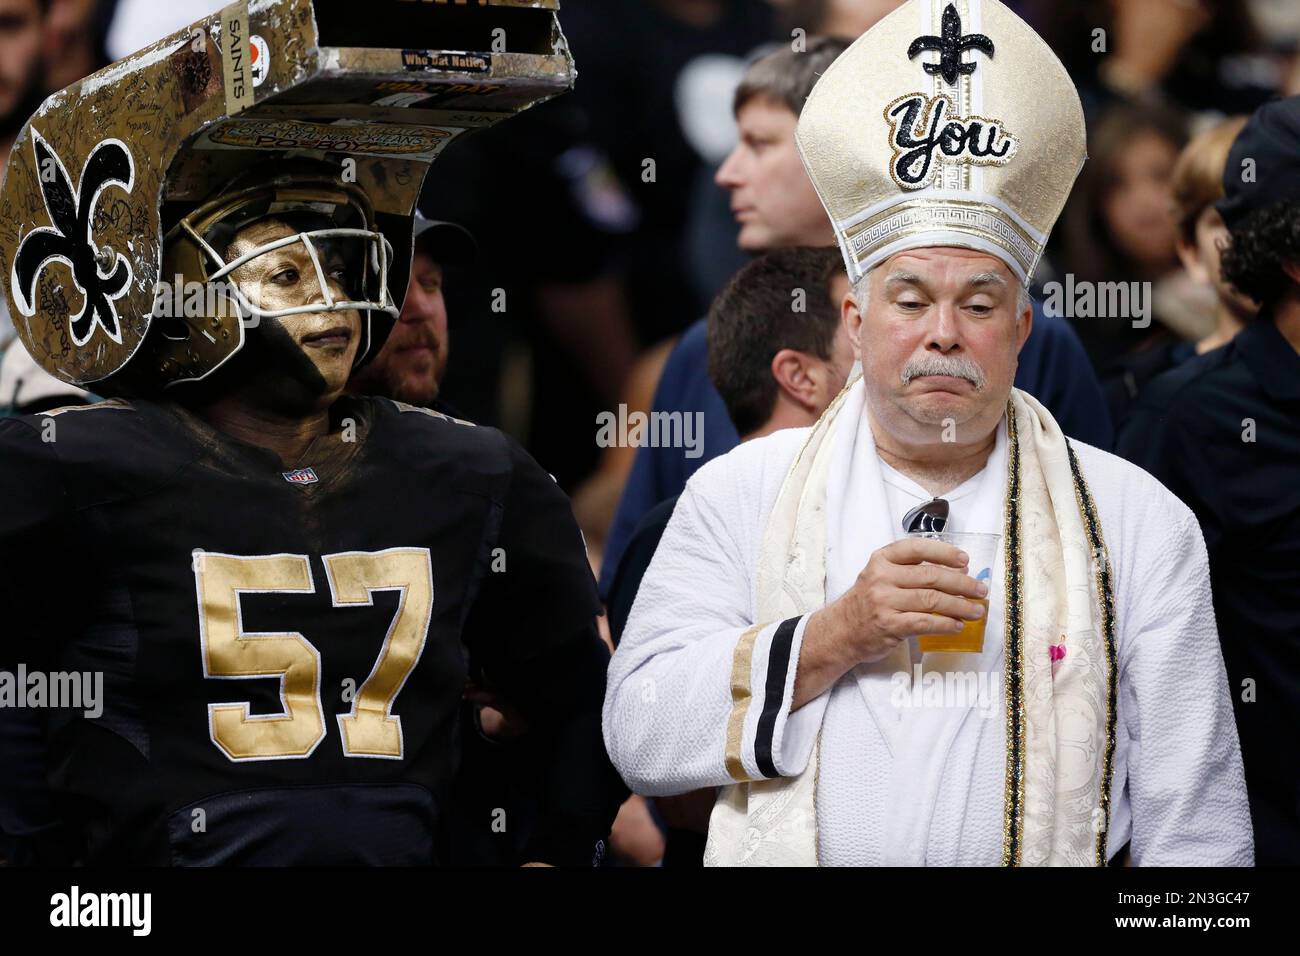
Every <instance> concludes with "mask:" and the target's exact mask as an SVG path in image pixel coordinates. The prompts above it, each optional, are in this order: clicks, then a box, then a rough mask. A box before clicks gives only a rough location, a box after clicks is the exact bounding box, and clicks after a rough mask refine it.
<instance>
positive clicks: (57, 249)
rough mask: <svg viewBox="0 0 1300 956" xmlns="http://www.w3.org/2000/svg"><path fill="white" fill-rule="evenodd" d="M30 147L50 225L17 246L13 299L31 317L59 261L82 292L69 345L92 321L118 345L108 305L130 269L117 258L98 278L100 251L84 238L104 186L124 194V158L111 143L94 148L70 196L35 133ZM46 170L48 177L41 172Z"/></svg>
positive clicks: (127, 168) (127, 174) (127, 181)
mask: <svg viewBox="0 0 1300 956" xmlns="http://www.w3.org/2000/svg"><path fill="white" fill-rule="evenodd" d="M32 145H33V149H34V150H35V153H36V178H37V180H38V181H39V182H40V184H41V195H42V196H43V197H44V199H45V211H46V212H47V213H48V214H49V217H50V222H51V223H52V224H53V225H51V226H46V227H43V228H40V229H34V230H32V231H31V232H29V233H28V234H27V236H26V237H25V238H24V239H23V241H22V242H21V243H19V245H18V253H17V255H16V256H15V257H14V271H13V275H14V298H15V299H17V300H18V303H19V305H20V306H22V307H24V308H23V310H24V312H26V313H27V314H31V313H32V312H34V311H35V308H36V280H37V279H38V278H39V277H40V274H41V271H42V270H43V269H44V268H45V266H46V264H47V263H49V262H50V260H52V259H61V260H63V261H65V262H67V263H68V265H69V266H71V268H72V278H73V280H74V281H75V282H76V283H77V287H78V288H80V289H83V290H85V302H84V303H83V304H82V307H81V311H80V312H78V313H77V314H76V315H74V316H72V317H71V318H72V325H71V331H72V339H73V341H74V342H76V343H77V344H78V345H84V344H85V343H86V342H88V341H90V335H91V333H92V332H93V331H94V328H95V324H96V323H97V322H98V323H99V324H100V325H101V326H103V328H104V331H106V332H107V333H108V334H109V336H111V337H112V338H113V339H115V340H119V339H120V338H121V332H120V330H119V326H118V319H117V309H116V308H115V307H114V306H113V300H114V299H116V298H118V297H119V296H121V294H122V291H123V290H124V289H125V288H126V285H127V283H128V282H130V281H131V267H130V264H129V263H128V262H127V261H126V257H125V256H123V255H121V254H120V253H119V254H117V255H116V256H115V257H114V261H113V263H112V266H113V270H112V271H111V272H110V273H108V275H100V271H99V269H100V251H99V249H97V248H96V247H95V243H94V240H93V239H92V238H91V235H90V226H91V222H90V220H91V216H92V215H93V213H94V207H95V203H96V200H97V199H98V196H99V193H100V191H101V190H102V189H103V188H104V187H105V186H107V185H109V184H111V183H117V184H119V185H121V186H122V187H123V188H124V189H126V190H127V192H130V190H131V180H132V178H133V176H132V172H133V170H132V164H131V157H130V154H129V153H127V151H126V148H125V147H124V146H123V145H122V144H121V143H120V142H118V141H117V140H105V141H103V142H102V143H100V144H99V145H98V146H96V147H95V148H94V150H93V151H92V152H91V154H90V158H89V159H87V160H86V165H85V168H84V169H83V170H82V173H81V183H80V184H79V186H78V189H77V192H76V195H75V196H74V194H73V188H72V183H71V181H70V180H69V179H68V173H67V170H65V169H64V168H63V163H62V162H61V161H59V160H58V158H57V157H56V156H55V154H54V151H53V150H52V149H50V147H49V145H48V144H47V143H46V142H45V140H44V139H42V138H41V136H40V135H39V134H38V133H37V132H36V130H35V129H33V130H32ZM51 170H52V171H53V174H52V175H50V174H49V173H48V172H47V171H51Z"/></svg>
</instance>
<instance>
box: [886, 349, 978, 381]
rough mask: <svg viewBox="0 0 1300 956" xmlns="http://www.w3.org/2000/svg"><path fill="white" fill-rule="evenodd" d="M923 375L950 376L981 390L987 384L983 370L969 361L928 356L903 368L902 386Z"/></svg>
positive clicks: (915, 360) (959, 358) (957, 357)
mask: <svg viewBox="0 0 1300 956" xmlns="http://www.w3.org/2000/svg"><path fill="white" fill-rule="evenodd" d="M925 375H951V376H953V377H954V378H964V379H965V380H966V381H968V382H970V383H971V384H972V385H973V386H975V388H976V389H982V388H984V386H985V384H987V379H986V378H985V377H984V369H982V368H980V367H979V366H978V365H976V364H975V363H974V362H972V361H971V360H970V359H967V358H961V357H959V356H956V355H935V354H930V355H926V356H924V357H923V358H916V359H912V360H911V361H910V362H908V363H907V364H906V365H905V366H903V375H902V379H903V384H904V385H907V384H909V383H910V382H911V381H912V380H913V379H915V378H921V377H922V376H925Z"/></svg>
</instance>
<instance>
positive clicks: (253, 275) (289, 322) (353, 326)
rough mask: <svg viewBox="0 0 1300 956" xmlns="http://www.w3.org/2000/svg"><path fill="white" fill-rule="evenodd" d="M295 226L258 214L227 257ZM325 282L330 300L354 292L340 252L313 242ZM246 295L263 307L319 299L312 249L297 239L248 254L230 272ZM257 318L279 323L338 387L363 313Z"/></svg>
mask: <svg viewBox="0 0 1300 956" xmlns="http://www.w3.org/2000/svg"><path fill="white" fill-rule="evenodd" d="M296 232H297V230H295V229H294V228H292V227H291V226H290V225H289V224H288V223H286V222H284V221H283V220H280V219H274V218H272V219H262V220H259V221H258V222H255V223H253V224H252V225H251V226H247V227H245V228H244V229H241V230H240V231H239V232H238V233H237V234H236V235H235V240H234V242H233V243H232V244H231V248H230V249H229V250H228V251H227V254H226V259H227V261H233V260H234V259H235V258H237V257H239V256H241V255H244V254H246V253H247V252H249V251H251V250H253V249H256V248H257V247H258V246H262V245H265V244H267V243H270V242H274V241H275V240H277V239H283V238H285V237H287V236H292V235H294V234H295V233H296ZM317 255H318V256H319V257H320V265H321V270H322V272H324V274H325V284H326V287H327V288H328V290H329V295H330V297H331V298H332V299H334V300H348V299H353V298H355V296H354V295H352V294H350V292H349V291H348V288H347V280H348V276H347V274H346V267H345V264H344V262H343V260H342V258H341V257H339V256H337V255H331V253H330V245H329V244H325V243H318V244H317ZM230 277H231V279H232V280H233V281H234V282H235V283H236V284H237V285H238V287H239V289H240V291H241V292H242V293H243V294H244V296H245V297H246V298H247V299H248V300H249V301H250V302H252V303H253V304H254V305H256V306H257V307H258V308H261V309H264V310H266V311H267V312H276V311H279V310H281V309H293V308H300V307H302V306H308V305H323V304H324V303H325V302H326V296H325V292H324V290H322V289H321V285H320V279H319V277H318V275H317V272H316V266H315V264H314V263H313V261H312V257H311V254H310V253H309V252H308V250H307V247H306V246H305V245H304V244H303V242H302V241H301V240H299V241H298V242H292V243H289V244H288V245H284V246H281V247H279V248H278V249H272V250H270V251H268V252H264V253H262V254H261V255H258V256H255V257H254V258H252V259H249V260H248V261H247V262H245V263H244V264H243V265H241V266H239V268H237V269H235V270H234V271H233V272H231V274H230ZM260 321H261V322H274V323H276V324H278V325H279V326H280V327H281V328H282V329H284V331H285V332H286V333H287V334H288V336H289V337H290V338H291V339H292V340H293V342H294V343H295V344H296V345H297V346H298V347H299V348H300V349H302V351H303V354H304V355H306V357H307V358H308V360H309V361H310V362H311V363H312V364H313V365H314V366H315V367H316V370H317V371H318V372H319V373H320V375H321V378H322V379H324V381H325V384H326V385H327V386H328V390H329V391H331V392H333V391H337V390H339V389H342V388H343V386H344V385H345V384H346V383H347V380H348V376H349V375H350V374H351V372H352V365H353V361H354V360H355V358H356V355H357V349H358V348H359V347H360V341H361V314H360V313H359V312H358V311H357V310H356V309H348V310H346V311H338V312H299V313H295V314H292V315H283V316H279V317H274V318H268V317H262V318H261V319H260Z"/></svg>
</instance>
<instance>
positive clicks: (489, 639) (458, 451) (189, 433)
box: [0, 398, 622, 865]
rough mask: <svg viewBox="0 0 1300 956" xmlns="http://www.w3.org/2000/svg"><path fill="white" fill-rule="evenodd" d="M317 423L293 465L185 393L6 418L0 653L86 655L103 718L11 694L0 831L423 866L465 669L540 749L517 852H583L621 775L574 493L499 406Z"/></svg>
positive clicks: (117, 854) (435, 842) (2, 658)
mask: <svg viewBox="0 0 1300 956" xmlns="http://www.w3.org/2000/svg"><path fill="white" fill-rule="evenodd" d="M331 419H332V422H331V424H332V430H331V432H330V434H329V435H327V436H324V437H321V438H319V439H317V440H316V441H315V442H314V443H313V444H312V445H311V447H310V448H309V449H308V450H307V452H306V453H305V454H304V455H303V456H302V458H301V460H300V461H298V462H295V463H293V465H292V466H291V467H285V466H284V465H283V464H282V463H281V461H280V460H279V458H278V456H277V455H275V454H274V453H273V452H270V451H269V450H267V449H264V448H260V447H257V446H253V445H248V444H245V443H243V442H240V441H237V440H235V439H233V438H231V437H230V436H227V435H225V434H223V433H221V432H219V431H217V430H215V429H214V428H212V427H211V426H209V425H208V424H206V423H205V422H203V421H202V420H201V419H199V418H197V417H196V416H194V415H193V414H191V413H190V412H188V411H187V410H186V409H184V408H183V407H181V406H179V405H175V404H171V403H154V402H145V401H133V402H125V401H111V402H105V403H101V404H98V405H93V406H89V407H86V408H71V409H67V410H63V411H59V412H53V413H45V414H40V415H34V416H27V417H23V418H14V419H6V420H3V421H0V598H2V599H3V607H4V608H5V615H4V621H3V625H0V626H3V631H2V632H0V670H8V671H10V672H11V673H16V672H17V668H18V667H19V666H20V665H21V667H22V668H23V669H24V670H25V671H26V672H27V673H28V674H29V675H30V674H31V673H37V672H39V673H43V674H47V675H52V676H51V678H50V680H51V683H50V685H49V686H50V687H53V686H54V681H55V680H57V677H55V676H53V675H60V674H64V675H66V674H74V675H102V692H101V693H100V694H99V697H100V701H99V704H98V705H97V707H96V708H94V709H98V710H99V713H94V712H93V709H92V710H91V712H90V714H89V716H88V715H87V708H86V707H85V706H80V707H79V708H77V707H64V708H62V709H56V708H53V707H51V706H49V704H54V703H67V701H66V700H64V701H56V700H53V699H52V698H51V700H49V701H48V702H47V704H46V706H45V707H30V706H29V707H9V708H0V787H3V788H4V789H0V830H3V831H5V832H8V833H9V834H10V835H11V836H17V837H20V838H21V837H24V836H26V835H30V834H36V833H39V832H42V831H43V830H45V829H46V828H57V829H59V831H60V832H61V833H63V834H64V836H63V839H65V840H67V839H69V838H68V836H67V834H69V833H70V834H71V835H72V837H71V843H72V845H73V846H75V847H76V852H77V853H78V855H79V856H80V857H81V858H82V859H85V860H86V861H88V862H91V863H99V862H113V863H133V862H134V863H146V864H177V865H181V864H215V863H270V864H293V863H320V864H331V863H353V862H360V863H365V862H369V863H390V864H402V863H412V864H423V863H432V862H437V861H438V860H439V859H440V844H441V842H442V841H441V840H440V838H439V826H440V825H441V823H442V822H443V821H442V817H443V809H444V805H445V802H446V799H447V792H448V788H449V785H450V781H451V780H452V777H453V775H454V773H455V771H456V767H457V763H458V752H459V741H460V739H461V727H460V725H459V716H458V715H459V714H460V713H461V707H460V700H461V694H462V690H463V687H464V684H465V680H466V677H467V674H468V673H469V668H470V667H471V666H473V667H474V668H477V669H481V670H482V672H483V673H484V674H486V675H488V676H489V677H490V679H491V680H492V682H493V683H494V684H495V685H497V686H499V687H500V688H502V690H503V692H504V693H505V694H506V695H507V696H508V697H509V698H510V699H511V701H512V702H513V703H515V704H516V705H517V706H518V707H520V708H521V709H522V710H523V711H524V712H525V714H526V715H527V716H528V718H529V723H530V726H533V727H534V731H535V732H536V733H537V735H538V738H539V739H540V740H546V741H549V742H550V745H551V746H552V748H553V752H552V758H551V760H550V761H549V763H548V765H547V766H548V768H549V773H551V774H553V775H554V776H555V777H556V779H555V780H554V781H551V782H545V781H544V782H543V784H542V786H541V787H540V788H539V789H540V792H541V793H542V795H543V797H542V800H543V810H542V817H543V822H542V823H540V824H539V827H538V836H537V841H536V844H535V846H534V848H533V852H532V853H531V854H530V855H532V856H535V857H539V858H543V857H548V856H549V857H550V859H545V860H544V862H587V863H590V858H591V857H592V855H593V853H594V852H595V848H596V847H597V846H598V845H599V841H600V840H601V839H602V838H603V837H604V836H605V834H606V833H607V832H608V827H609V825H610V823H611V822H612V819H613V816H614V813H615V812H616V810H617V806H618V803H619V801H620V799H621V797H622V790H621V783H620V782H619V781H618V780H617V776H616V775H615V774H614V772H613V770H612V768H611V767H610V766H609V763H608V759H607V757H606V756H605V753H604V749H603V746H602V745H601V741H600V726H599V709H600V702H601V698H602V696H603V691H604V669H605V664H606V661H607V654H606V652H605V650H604V647H603V645H601V644H600V642H599V638H598V637H597V635H596V631H595V628H594V617H595V615H597V614H598V613H599V611H600V607H599V602H598V599H597V597H596V592H595V586H594V583H593V580H592V576H591V572H590V569H589V566H588V564H587V559H586V554H585V548H584V546H583V542H582V540H581V535H580V533H579V531H578V529H577V526H576V524H575V523H574V520H573V517H572V513H571V511H570V509H569V505H568V501H567V499H566V498H565V496H564V495H563V493H562V492H561V491H560V490H559V489H558V487H557V486H556V485H555V483H554V481H553V480H552V479H551V478H550V476H548V475H547V474H546V473H545V472H544V471H543V470H542V469H541V468H540V467H539V466H538V465H537V464H536V463H535V462H534V461H533V460H532V459H531V458H530V457H529V456H528V455H527V454H526V453H524V452H523V451H522V450H521V449H520V448H519V447H518V446H517V445H516V444H515V443H514V442H513V441H511V440H510V439H509V438H507V437H506V436H504V435H503V434H502V433H500V432H498V431H496V430H495V429H490V428H481V427H475V426H472V425H468V424H465V423H460V422H457V421H455V420H451V419H448V418H446V417H443V416H439V415H436V414H434V413H430V412H427V411H425V410H423V409H416V408H413V407H410V406H404V405H401V404H400V403H396V402H391V401H388V400H385V399H374V398H346V399H342V400H340V401H339V402H338V403H336V405H335V406H334V408H333V409H332V411H331ZM96 679H99V678H96ZM30 682H31V679H30V677H29V679H28V683H29V690H30ZM85 686H87V687H90V686H93V685H91V684H86V685H85ZM29 697H30V694H29ZM27 702H28V703H31V701H30V700H29V701H27ZM80 703H81V704H82V705H84V704H85V703H86V702H85V701H82V702H80ZM493 823H494V821H492V820H489V819H485V820H484V821H483V826H484V827H488V826H491V825H493Z"/></svg>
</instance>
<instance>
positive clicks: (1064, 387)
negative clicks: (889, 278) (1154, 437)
mask: <svg viewBox="0 0 1300 956" xmlns="http://www.w3.org/2000/svg"><path fill="white" fill-rule="evenodd" d="M848 46H849V41H848V40H844V39H839V38H835V37H814V38H810V39H809V40H808V41H807V44H806V49H805V50H803V51H802V52H795V51H794V50H793V49H792V48H790V47H783V48H781V49H779V50H777V51H776V52H775V53H771V54H769V55H767V56H765V57H763V58H762V59H760V60H757V61H755V62H754V64H753V65H752V66H750V68H749V70H748V71H747V72H746V73H745V76H744V79H743V80H742V81H741V83H740V86H739V87H738V88H737V90H736V94H735V98H734V101H733V102H734V105H733V110H734V112H735V116H736V124H737V126H738V129H739V136H740V139H739V142H738V143H737V144H736V147H735V149H734V150H733V151H732V153H731V155H730V156H729V157H727V160H726V162H724V163H723V164H722V166H721V167H720V168H719V169H718V173H717V182H718V185H719V186H721V187H723V188H724V189H726V190H727V191H728V192H730V193H731V207H732V210H733V212H734V213H735V215H736V221H737V223H738V224H739V226H740V233H739V235H738V237H737V243H738V244H739V246H740V247H741V248H742V249H744V250H746V251H748V252H754V253H758V252H763V251H765V250H769V249H779V248H783V247H787V246H800V245H802V246H832V245H834V242H835V237H834V233H833V231H832V229H831V223H830V220H829V219H828V218H827V216H826V212H825V210H824V209H823V208H822V204H821V201H820V200H819V199H818V198H817V193H816V191H815V190H814V189H813V187H812V183H810V182H809V180H808V175H807V173H806V172H805V171H804V166H803V162H802V160H801V159H800V158H799V151H798V150H797V149H796V148H795V142H794V130H795V125H796V123H797V122H798V119H799V114H800V112H801V111H802V109H803V103H804V100H806V99H807V97H808V94H809V93H810V92H811V91H812V88H813V86H814V84H816V82H817V80H818V78H819V77H820V76H821V75H822V74H823V73H825V72H826V70H827V69H828V68H829V67H830V65H831V64H832V63H833V62H834V61H835V60H836V58H837V57H839V55H840V54H841V53H843V52H844V50H846V49H847V48H848ZM846 288H847V286H846ZM706 365H707V344H706V332H705V321H704V320H703V319H701V320H700V321H698V322H696V323H695V324H694V325H692V326H691V327H690V328H689V329H687V330H686V332H684V333H683V334H682V338H681V340H680V341H679V342H678V343H677V346H676V347H675V348H674V349H673V352H672V354H671V355H670V356H669V357H668V361H667V363H666V364H665V365H664V370H663V374H662V375H661V377H660V379H659V386H658V388H657V389H656V391H655V398H654V410H655V411H656V412H660V411H663V412H681V413H683V414H691V413H694V412H701V413H702V414H703V416H704V418H703V422H704V440H703V446H704V447H703V454H701V455H699V456H698V457H694V458H688V457H686V455H685V454H684V449H682V448H651V447H642V448H639V449H637V453H636V459H635V461H634V463H633V466H632V473H631V474H630V475H629V476H628V480H627V485H626V487H625V488H624V491H623V497H622V499H621V500H620V501H619V506H618V512H617V513H616V514H615V516H614V522H613V524H612V525H611V527H610V531H609V539H608V541H607V542H606V545H605V556H604V562H603V564H602V566H601V573H600V586H601V595H602V597H605V598H606V599H608V597H609V589H610V586H611V585H612V582H613V576H614V573H615V571H616V569H617V566H618V562H619V559H620V557H621V556H622V554H623V550H624V549H625V548H626V547H627V545H628V539H629V537H630V535H631V534H632V532H633V530H634V529H635V528H636V526H637V523H638V522H639V521H640V519H641V517H642V515H644V514H645V513H646V512H647V511H649V510H650V509H651V508H653V507H654V506H655V505H656V504H658V503H659V502H660V501H663V500H664V499H665V498H670V497H673V496H675V495H677V494H679V493H680V492H681V490H682V489H683V488H684V487H685V486H686V480H687V479H688V478H689V477H690V476H691V475H692V474H694V473H695V471H696V470H697V469H699V468H700V467H701V466H703V465H704V464H705V463H706V462H708V461H711V460H712V459H714V458H716V457H717V456H718V455H722V454H725V453H726V452H728V451H730V450H731V449H732V448H734V447H735V446H736V444H737V443H738V442H739V440H740V438H739V435H737V433H736V430H735V428H734V427H732V424H731V420H730V419H729V418H728V416H727V415H726V414H725V406H724V405H723V402H722V398H721V397H720V396H719V395H718V392H717V389H715V388H714V387H713V385H712V383H711V382H710V381H709V379H708V376H707V375H706V374H705V368H706ZM1015 384H1016V387H1017V388H1021V389H1023V390H1024V391H1027V392H1029V393H1030V394H1031V395H1033V396H1035V397H1036V398H1038V399H1039V400H1040V401H1041V402H1042V403H1043V404H1044V405H1046V406H1047V408H1048V409H1049V410H1050V411H1051V412H1052V414H1053V415H1054V416H1055V417H1056V419H1057V421H1059V422H1060V424H1061V428H1062V429H1063V430H1064V431H1065V433H1066V434H1067V435H1070V436H1071V437H1073V438H1076V439H1079V440H1080V441H1085V442H1087V443H1089V444H1091V445H1096V446H1097V447H1099V448H1106V449H1108V448H1110V447H1111V445H1112V443H1113V441H1114V435H1113V433H1112V431H1111V423H1110V415H1109V413H1108V412H1107V410H1106V402H1105V398H1104V397H1103V395H1102V392H1101V386H1100V385H1098V383H1097V377H1096V375H1095V373H1094V372H1093V370H1092V365H1091V364H1090V363H1089V361H1088V356H1087V353H1086V352H1085V351H1084V350H1083V346H1082V345H1081V344H1080V342H1079V338H1078V336H1077V335H1076V334H1075V332H1074V330H1073V329H1072V328H1071V327H1070V323H1069V322H1068V321H1067V320H1065V319H1062V318H1060V317H1055V316H1049V315H1047V314H1045V313H1044V312H1043V310H1042V308H1041V307H1040V306H1039V305H1038V304H1037V303H1035V304H1034V321H1033V330H1032V331H1031V333H1030V336H1029V340H1028V341H1027V342H1026V343H1025V347H1024V348H1023V349H1022V350H1021V353H1020V364H1019V368H1018V371H1017V373H1016V379H1015Z"/></svg>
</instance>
